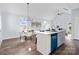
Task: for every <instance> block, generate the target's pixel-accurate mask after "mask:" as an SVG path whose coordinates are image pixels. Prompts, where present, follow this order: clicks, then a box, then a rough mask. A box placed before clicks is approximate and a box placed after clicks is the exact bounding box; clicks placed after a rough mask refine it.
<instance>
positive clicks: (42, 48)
mask: <svg viewBox="0 0 79 59" xmlns="http://www.w3.org/2000/svg"><path fill="white" fill-rule="evenodd" d="M64 41H65V31H64V30H61V31H58V32H50V31H45V32H40V31H38V32H37V50H38V51H39V52H40V53H42V54H44V55H48V54H50V53H51V52H52V51H54V50H55V49H57V48H58V47H59V46H60V45H62V44H63V43H64Z"/></svg>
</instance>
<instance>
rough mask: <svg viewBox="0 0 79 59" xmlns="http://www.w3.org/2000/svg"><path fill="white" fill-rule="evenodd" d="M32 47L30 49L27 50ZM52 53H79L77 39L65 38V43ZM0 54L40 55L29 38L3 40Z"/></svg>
mask: <svg viewBox="0 0 79 59" xmlns="http://www.w3.org/2000/svg"><path fill="white" fill-rule="evenodd" d="M28 48H32V51H28ZM51 54H52V55H79V41H78V40H68V39H67V40H66V41H65V44H63V45H62V46H61V47H59V48H58V49H57V50H55V51H53V52H52V53H51ZM0 55H42V54H41V53H40V52H38V51H37V49H36V44H35V43H34V42H33V41H31V40H26V41H24V42H21V41H20V39H19V38H18V39H8V40H4V41H3V42H2V44H1V47H0Z"/></svg>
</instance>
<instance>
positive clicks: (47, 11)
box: [0, 3, 79, 17]
mask: <svg viewBox="0 0 79 59" xmlns="http://www.w3.org/2000/svg"><path fill="white" fill-rule="evenodd" d="M62 8H67V9H76V8H79V4H78V3H30V5H29V14H30V16H31V17H48V15H49V16H50V17H52V16H53V15H54V14H56V12H57V10H58V9H62ZM0 11H1V12H9V13H13V14H17V15H27V4H26V3H0Z"/></svg>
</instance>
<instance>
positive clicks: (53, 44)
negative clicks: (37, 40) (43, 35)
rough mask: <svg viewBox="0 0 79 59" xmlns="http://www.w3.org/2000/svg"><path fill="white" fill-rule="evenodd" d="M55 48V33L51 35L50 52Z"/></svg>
mask: <svg viewBox="0 0 79 59" xmlns="http://www.w3.org/2000/svg"><path fill="white" fill-rule="evenodd" d="M56 48H57V33H55V34H52V35H51V51H53V50H55V49H56Z"/></svg>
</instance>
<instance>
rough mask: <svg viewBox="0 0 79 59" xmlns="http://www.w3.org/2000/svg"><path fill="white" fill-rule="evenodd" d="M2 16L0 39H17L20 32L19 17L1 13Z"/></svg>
mask: <svg viewBox="0 0 79 59" xmlns="http://www.w3.org/2000/svg"><path fill="white" fill-rule="evenodd" d="M1 16H2V19H1V20H2V32H1V34H2V36H1V37H0V38H2V39H6V38H8V37H18V36H19V32H20V24H19V19H20V16H19V15H15V14H11V13H7V12H3V13H2V14H1Z"/></svg>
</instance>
